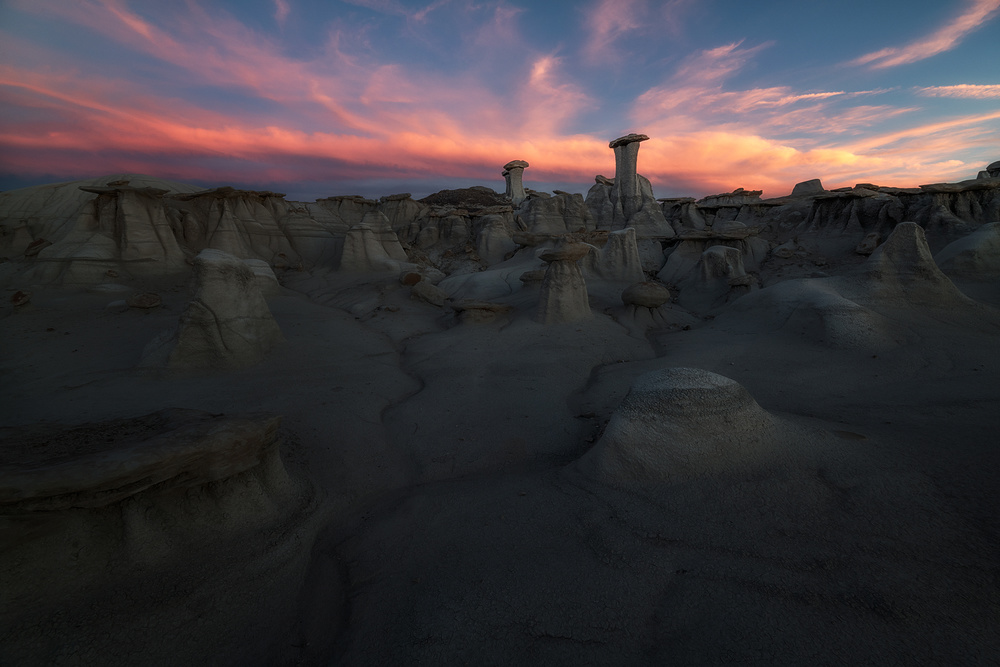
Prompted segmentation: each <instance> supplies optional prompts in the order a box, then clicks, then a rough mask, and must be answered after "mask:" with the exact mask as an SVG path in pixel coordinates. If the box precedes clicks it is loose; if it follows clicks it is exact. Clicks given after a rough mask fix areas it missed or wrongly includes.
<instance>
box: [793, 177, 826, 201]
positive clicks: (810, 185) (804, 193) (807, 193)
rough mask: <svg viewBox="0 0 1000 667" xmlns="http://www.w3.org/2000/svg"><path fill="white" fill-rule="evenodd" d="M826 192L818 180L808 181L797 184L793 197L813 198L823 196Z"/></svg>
mask: <svg viewBox="0 0 1000 667" xmlns="http://www.w3.org/2000/svg"><path fill="white" fill-rule="evenodd" d="M824 192H826V190H824V189H823V183H822V182H820V180H819V179H818V178H814V179H811V180H808V181H802V182H801V183H796V184H795V187H794V188H792V194H791V195H790V196H792V197H812V196H814V195H821V194H823V193H824Z"/></svg>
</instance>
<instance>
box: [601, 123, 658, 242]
mask: <svg viewBox="0 0 1000 667" xmlns="http://www.w3.org/2000/svg"><path fill="white" fill-rule="evenodd" d="M648 139H649V137H648V136H646V135H645V134H635V133H632V134H626V135H625V136H624V137H618V138H617V139H615V140H613V141H611V142H610V143H609V144H608V147H609V148H611V149H612V150H614V152H615V184H614V186H613V187H612V190H611V203H612V204H614V205H615V212H616V213H617V212H618V210H619V209H620V210H621V213H622V215H623V216H624V220H623V223H627V222H628V221H629V220H630V219H631V218H632V216H633V215H635V214H636V213H637V212H638V211H639V209H640V208H642V193H641V192H639V181H638V179H637V178H636V175H637V174H636V167H637V162H638V157H639V143H640V142H643V141H646V140H648Z"/></svg>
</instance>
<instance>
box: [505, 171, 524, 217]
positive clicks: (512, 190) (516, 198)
mask: <svg viewBox="0 0 1000 667" xmlns="http://www.w3.org/2000/svg"><path fill="white" fill-rule="evenodd" d="M527 166H528V163H527V162H525V161H524V160H511V161H510V162H508V163H507V164H505V165H504V166H503V177H504V179H505V180H506V181H507V193H506V194H507V196H508V197H510V202H511V204H513V206H514V207H515V208H516V207H518V206H520V205H521V202H523V201H524V200H525V198H526V197H527V196H528V195H527V194H526V193H525V192H524V183H523V181H522V179H523V177H524V170H525V168H527Z"/></svg>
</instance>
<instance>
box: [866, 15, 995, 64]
mask: <svg viewBox="0 0 1000 667" xmlns="http://www.w3.org/2000/svg"><path fill="white" fill-rule="evenodd" d="M967 4H968V5H969V6H968V8H967V9H966V10H965V11H964V12H963V13H961V14H959V15H958V16H956V17H955V18H954V19H952V20H951V21H950V22H948V23H947V24H945V25H943V26H941V27H940V28H938V29H937V30H935V31H934V32H932V33H931V34H930V35H927V36H926V37H923V38H921V39H918V40H916V41H914V42H911V43H909V44H907V45H905V46H901V47H895V48H894V47H890V48H885V49H881V50H879V51H873V52H872V53H867V54H865V55H863V56H860V57H858V58H855V59H854V60H852V61H851V62H850V63H849V64H851V65H869V66H870V67H872V68H873V69H883V68H886V67H896V66H898V65H908V64H910V63H915V62H918V61H920V60H924V59H925V58H930V57H931V56H936V55H937V54H939V53H944V52H945V51H950V50H952V49H954V48H955V47H956V46H958V45H959V44H960V43H961V41H962V39H963V38H964V37H965V36H966V35H968V34H969V33H970V32H972V31H974V30H976V29H978V28H980V27H982V26H983V25H984V24H985V23H986V22H987V21H990V20H991V19H993V18H994V17H995V16H996V15H997V12H998V11H1000V0H970V2H968V3H967Z"/></svg>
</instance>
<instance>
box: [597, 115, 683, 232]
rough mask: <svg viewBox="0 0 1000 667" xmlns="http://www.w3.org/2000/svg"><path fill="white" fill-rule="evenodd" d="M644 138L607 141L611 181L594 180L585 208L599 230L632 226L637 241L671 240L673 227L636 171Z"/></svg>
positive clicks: (633, 135)
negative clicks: (612, 158) (612, 154)
mask: <svg viewBox="0 0 1000 667" xmlns="http://www.w3.org/2000/svg"><path fill="white" fill-rule="evenodd" d="M647 139H649V137H647V136H646V135H645V134H628V135H625V136H623V137H619V138H617V139H615V140H614V141H612V142H610V144H609V146H610V147H611V148H612V149H613V150H614V152H615V178H614V180H612V179H608V178H605V177H603V176H598V177H596V178H595V181H596V182H595V183H594V185H593V186H592V187H591V188H590V190H589V191H588V193H587V199H586V203H587V207H588V208H589V209H590V211H591V214H592V215H593V216H594V219H595V220H596V221H597V226H598V228H599V229H624V228H625V227H634V228H635V230H636V234H637V235H638V238H639V239H640V240H641V239H666V238H672V237H673V236H674V231H673V228H672V227H671V226H670V225H669V224H668V223H667V221H666V219H665V218H664V217H663V211H662V210H661V208H660V205H659V203H658V202H657V201H656V198H655V197H654V196H653V187H652V185H651V184H650V182H649V180H648V179H646V178H645V177H643V176H641V175H639V174H638V173H637V172H636V162H637V159H638V154H639V143H640V142H642V141H646V140H647Z"/></svg>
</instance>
